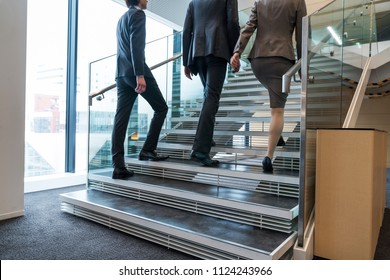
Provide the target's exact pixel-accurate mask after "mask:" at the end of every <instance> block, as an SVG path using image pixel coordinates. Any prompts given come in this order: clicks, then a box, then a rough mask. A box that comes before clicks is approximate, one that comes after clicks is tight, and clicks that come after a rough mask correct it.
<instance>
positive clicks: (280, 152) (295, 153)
mask: <svg viewBox="0 0 390 280" xmlns="http://www.w3.org/2000/svg"><path fill="white" fill-rule="evenodd" d="M134 145H135V146H137V147H142V146H143V142H141V141H138V142H137V143H135V144H134ZM161 149H172V150H185V151H191V150H192V144H182V143H169V142H163V141H160V142H159V144H158V147H157V150H161ZM265 151H267V146H264V147H256V148H253V147H252V148H246V147H234V146H219V145H216V146H214V147H213V148H212V152H213V153H214V152H216V153H232V154H234V153H241V154H245V155H258V154H260V153H262V152H265ZM274 156H275V157H276V156H284V157H291V158H299V157H300V153H299V149H294V148H290V147H288V146H284V147H276V150H275V153H274Z"/></svg>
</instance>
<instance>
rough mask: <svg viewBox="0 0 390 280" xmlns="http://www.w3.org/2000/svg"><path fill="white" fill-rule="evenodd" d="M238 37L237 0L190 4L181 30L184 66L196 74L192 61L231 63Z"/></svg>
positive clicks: (193, 2)
mask: <svg viewBox="0 0 390 280" xmlns="http://www.w3.org/2000/svg"><path fill="white" fill-rule="evenodd" d="M239 34H240V26H239V24H238V8H237V0H192V1H191V2H190V4H189V5H188V9H187V15H186V19H185V22H184V27H183V65H184V66H189V67H190V69H191V72H192V73H194V74H197V72H198V71H197V69H196V68H195V67H194V65H193V61H194V58H195V57H199V56H207V55H214V56H216V57H221V58H224V59H225V60H226V61H227V62H228V61H230V57H231V56H232V54H233V49H234V46H235V44H236V42H237V39H238V36H239Z"/></svg>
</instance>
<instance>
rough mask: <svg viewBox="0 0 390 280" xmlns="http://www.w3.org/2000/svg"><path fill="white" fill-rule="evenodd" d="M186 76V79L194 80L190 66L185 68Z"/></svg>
mask: <svg viewBox="0 0 390 280" xmlns="http://www.w3.org/2000/svg"><path fill="white" fill-rule="evenodd" d="M184 74H185V75H186V77H187V78H188V79H190V80H192V76H193V75H194V74H193V73H192V72H191V70H190V68H189V67H188V66H184Z"/></svg>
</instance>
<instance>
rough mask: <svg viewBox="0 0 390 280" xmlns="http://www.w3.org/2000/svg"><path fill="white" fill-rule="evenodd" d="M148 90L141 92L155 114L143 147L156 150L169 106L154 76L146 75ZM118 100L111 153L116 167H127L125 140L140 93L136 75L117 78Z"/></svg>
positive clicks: (147, 149)
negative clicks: (137, 88) (137, 91)
mask: <svg viewBox="0 0 390 280" xmlns="http://www.w3.org/2000/svg"><path fill="white" fill-rule="evenodd" d="M145 81H146V91H145V92H144V93H142V94H140V95H141V96H142V97H143V98H144V99H145V100H146V101H147V102H148V103H149V105H150V106H151V107H152V108H153V110H154V115H153V118H152V120H151V123H150V127H149V131H148V135H147V137H146V140H145V143H144V145H143V149H144V150H146V151H154V150H155V149H156V148H157V144H158V138H159V136H160V132H161V128H162V126H163V124H164V121H165V117H166V115H167V112H168V106H167V104H166V102H165V99H164V97H163V95H162V93H161V91H160V89H159V87H158V85H157V82H156V80H155V79H154V77H145ZM116 84H117V92H118V101H117V106H116V113H115V119H114V128H113V131H112V136H111V154H112V164H113V166H114V167H125V158H124V155H125V151H124V141H125V137H126V130H127V126H128V123H129V118H130V114H131V110H132V109H133V105H134V102H135V100H136V99H137V97H138V95H139V94H138V93H136V92H135V90H134V89H135V88H136V87H137V82H136V78H135V77H121V78H117V80H116Z"/></svg>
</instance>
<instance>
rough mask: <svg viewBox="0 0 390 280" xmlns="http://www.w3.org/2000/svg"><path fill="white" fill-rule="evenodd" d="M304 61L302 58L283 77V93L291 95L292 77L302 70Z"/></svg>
mask: <svg viewBox="0 0 390 280" xmlns="http://www.w3.org/2000/svg"><path fill="white" fill-rule="evenodd" d="M301 64H302V60H301V58H300V59H299V60H298V61H297V62H296V63H295V64H294V65H293V66H292V67H291V68H290V69H289V70H288V71H287V72H286V73H285V74H284V75H283V76H282V92H283V93H289V92H290V87H291V77H294V76H295V74H296V73H297V72H298V71H299V69H301Z"/></svg>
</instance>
